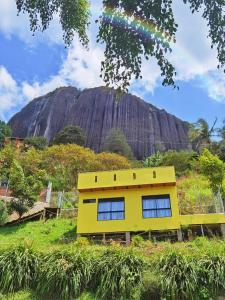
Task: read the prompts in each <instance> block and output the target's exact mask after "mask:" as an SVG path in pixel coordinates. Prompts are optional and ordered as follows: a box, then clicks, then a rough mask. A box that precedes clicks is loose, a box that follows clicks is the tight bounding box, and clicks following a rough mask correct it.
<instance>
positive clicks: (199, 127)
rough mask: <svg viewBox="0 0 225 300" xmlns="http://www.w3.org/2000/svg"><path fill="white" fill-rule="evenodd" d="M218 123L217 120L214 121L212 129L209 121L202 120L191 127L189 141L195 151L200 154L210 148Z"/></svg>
mask: <svg viewBox="0 0 225 300" xmlns="http://www.w3.org/2000/svg"><path fill="white" fill-rule="evenodd" d="M216 123H217V119H216V120H215V121H214V123H213V125H212V127H211V128H210V126H209V124H208V123H207V121H206V120H204V119H202V118H200V119H198V121H197V122H196V123H194V124H191V125H190V127H189V140H190V142H191V144H192V147H193V150H194V151H197V152H200V150H201V149H202V148H203V147H206V146H210V144H211V137H212V136H213V133H214V132H215V130H216V129H215V125H216Z"/></svg>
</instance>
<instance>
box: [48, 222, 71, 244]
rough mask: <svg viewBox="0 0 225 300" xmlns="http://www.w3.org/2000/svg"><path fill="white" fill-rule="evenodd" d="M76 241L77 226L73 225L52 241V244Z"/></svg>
mask: <svg viewBox="0 0 225 300" xmlns="http://www.w3.org/2000/svg"><path fill="white" fill-rule="evenodd" d="M76 239H77V225H74V227H73V228H72V229H70V230H68V231H66V232H64V234H63V235H62V236H60V237H59V238H57V239H55V240H54V241H53V243H54V244H56V243H57V244H69V243H73V242H75V241H76Z"/></svg>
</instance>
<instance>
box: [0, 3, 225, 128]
mask: <svg viewBox="0 0 225 300" xmlns="http://www.w3.org/2000/svg"><path fill="white" fill-rule="evenodd" d="M91 3H92V6H91V12H92V18H91V24H90V26H89V29H88V34H89V39H90V43H89V50H88V51H87V50H86V49H85V48H83V47H82V45H80V43H79V41H78V39H77V37H76V36H75V38H74V41H73V43H72V45H71V47H70V48H69V49H66V48H65V46H64V42H63V39H62V31H61V28H60V24H59V22H58V18H57V16H55V18H54V20H53V21H52V23H51V25H50V28H49V29H48V30H47V31H45V32H44V33H41V32H38V33H35V35H34V36H33V34H32V33H31V32H30V31H29V22H28V18H27V15H26V14H20V15H19V16H17V10H16V5H15V0H0V119H2V120H4V121H8V120H9V119H10V118H11V117H12V116H13V114H15V113H16V112H18V111H19V110H20V109H21V108H22V107H24V106H25V105H26V104H27V103H29V101H31V100H32V99H33V98H35V97H38V96H41V95H44V94H46V93H48V92H50V91H52V90H54V89H56V88H58V87H60V86H68V85H72V86H75V87H77V88H80V89H84V88H90V87H96V86H101V85H104V83H103V82H102V80H101V79H100V77H99V74H100V63H101V60H102V59H103V58H104V48H103V47H102V46H100V45H99V44H97V43H96V32H97V28H96V25H95V22H94V20H95V19H96V18H97V17H98V16H99V15H100V13H101V1H100V0H92V1H91ZM173 9H174V14H175V19H176V21H177V23H178V24H179V28H178V32H177V42H176V44H175V45H173V52H172V54H171V55H170V60H171V61H172V62H173V64H174V66H175V67H176V71H177V78H176V84H177V85H178V86H179V90H177V89H173V88H171V87H163V86H162V84H161V83H162V80H161V77H160V70H159V68H158V67H157V65H156V63H155V61H154V60H151V61H144V62H143V67H142V76H143V79H142V80H133V81H132V84H131V87H130V91H129V92H130V93H132V94H135V95H138V96H139V97H141V98H142V99H144V100H145V101H147V102H149V103H152V104H153V105H155V106H157V107H159V108H162V109H165V110H167V111H168V112H170V113H172V114H174V115H176V116H177V117H179V118H181V119H183V120H185V121H189V122H195V121H197V119H198V118H200V117H201V118H205V119H206V120H207V121H208V122H209V124H212V123H213V122H214V120H215V118H216V117H217V118H218V125H220V124H221V123H222V120H223V119H225V75H224V73H223V71H222V70H218V69H217V64H218V62H217V58H216V56H217V54H216V51H215V50H214V49H211V47H210V44H211V43H210V39H208V38H207V34H208V29H207V26H206V23H205V21H204V20H203V19H202V17H201V13H196V14H194V15H192V14H191V12H190V10H189V8H188V7H187V6H186V5H184V4H183V2H182V1H180V0H174V6H173Z"/></svg>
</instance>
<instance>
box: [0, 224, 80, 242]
mask: <svg viewBox="0 0 225 300" xmlns="http://www.w3.org/2000/svg"><path fill="white" fill-rule="evenodd" d="M75 238H76V220H74V219H52V220H48V221H34V222H27V223H23V224H21V225H14V226H7V227H2V228H0V246H6V247H7V246H10V245H18V244H19V243H23V242H25V243H29V244H32V245H33V246H34V247H46V246H49V245H57V244H60V243H61V242H63V243H66V242H68V241H71V240H73V239H75Z"/></svg>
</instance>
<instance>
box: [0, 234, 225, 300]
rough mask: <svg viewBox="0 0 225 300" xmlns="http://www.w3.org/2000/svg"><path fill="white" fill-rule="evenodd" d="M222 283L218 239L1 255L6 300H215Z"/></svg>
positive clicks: (224, 267) (14, 250)
mask: <svg viewBox="0 0 225 300" xmlns="http://www.w3.org/2000/svg"><path fill="white" fill-rule="evenodd" d="M224 282H225V243H224V242H223V241H219V240H213V241H209V240H207V239H205V238H197V239H196V240H195V241H193V242H189V243H180V244H173V245H171V244H169V243H159V244H152V243H151V242H149V241H147V242H140V243H139V245H136V246H131V247H127V248H125V247H120V246H118V245H115V244H114V245H112V246H108V247H105V246H93V245H92V246H88V245H85V244H84V242H83V243H81V242H79V241H77V242H73V243H71V244H69V245H67V246H65V245H64V246H58V247H52V248H45V249H38V248H33V247H30V246H27V245H19V246H15V247H10V248H1V250H0V292H1V293H2V295H3V296H2V297H5V298H3V299H7V298H6V297H11V296H10V294H14V293H16V292H18V291H20V292H19V293H17V294H15V295H16V298H15V299H24V300H25V299H67V300H69V299H107V300H108V299H194V300H196V299H216V296H218V295H219V294H221V295H223V294H224V293H225V284H224ZM26 291H27V292H26ZM29 291H30V292H29ZM6 295H7V296H6ZM79 297H81V298H79ZM0 299H1V298H0ZM9 299H10V298H9Z"/></svg>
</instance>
